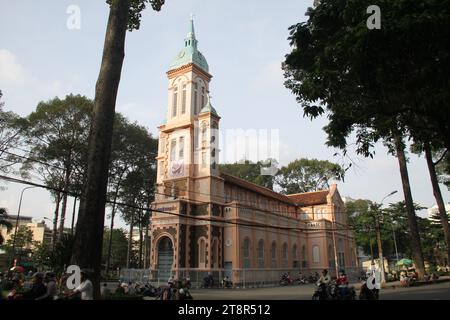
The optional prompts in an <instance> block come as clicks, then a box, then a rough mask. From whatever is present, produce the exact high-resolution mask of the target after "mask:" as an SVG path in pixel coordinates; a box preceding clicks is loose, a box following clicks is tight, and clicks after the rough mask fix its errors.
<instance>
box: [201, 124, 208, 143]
mask: <svg viewBox="0 0 450 320" xmlns="http://www.w3.org/2000/svg"><path fill="white" fill-rule="evenodd" d="M207 133H208V128H207V127H206V123H203V124H202V143H206V141H207V139H206V136H207Z"/></svg>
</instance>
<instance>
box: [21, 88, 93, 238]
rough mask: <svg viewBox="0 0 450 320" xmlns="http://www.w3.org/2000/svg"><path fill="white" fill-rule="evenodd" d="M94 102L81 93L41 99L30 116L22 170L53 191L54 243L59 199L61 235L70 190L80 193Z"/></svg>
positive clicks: (60, 234) (60, 233)
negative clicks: (42, 100) (27, 150)
mask: <svg viewBox="0 0 450 320" xmlns="http://www.w3.org/2000/svg"><path fill="white" fill-rule="evenodd" d="M92 107H93V103H92V101H91V100H89V99H88V98H86V97H83V96H80V95H72V94H71V95H68V96H66V97H65V99H63V100H61V99H59V98H54V99H52V100H49V101H47V102H40V103H39V104H38V106H37V108H36V110H35V111H34V112H32V113H31V114H30V115H29V116H28V117H27V126H26V127H27V131H26V135H27V143H28V145H29V146H31V148H30V151H29V153H28V155H27V160H26V161H25V162H24V164H23V166H22V172H26V173H28V172H30V171H31V170H33V172H35V173H37V174H38V175H39V176H40V177H41V179H42V180H43V181H44V182H45V184H46V185H47V186H49V187H53V188H56V189H59V190H64V191H66V192H65V193H63V194H61V193H60V192H57V191H54V192H52V195H53V197H54V199H55V203H56V209H55V217H54V220H53V224H54V225H53V243H56V236H57V223H58V209H59V204H60V201H61V200H62V204H61V208H60V209H61V212H60V223H59V237H61V236H62V233H63V230H64V222H65V217H66V208H67V197H68V194H67V192H72V193H76V194H79V193H81V187H82V184H83V181H84V174H85V170H86V163H87V141H88V136H89V129H88V128H89V125H90V123H91V112H92Z"/></svg>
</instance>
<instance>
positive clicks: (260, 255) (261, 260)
mask: <svg viewBox="0 0 450 320" xmlns="http://www.w3.org/2000/svg"><path fill="white" fill-rule="evenodd" d="M258 268H260V269H263V268H264V240H263V239H261V240H259V242H258Z"/></svg>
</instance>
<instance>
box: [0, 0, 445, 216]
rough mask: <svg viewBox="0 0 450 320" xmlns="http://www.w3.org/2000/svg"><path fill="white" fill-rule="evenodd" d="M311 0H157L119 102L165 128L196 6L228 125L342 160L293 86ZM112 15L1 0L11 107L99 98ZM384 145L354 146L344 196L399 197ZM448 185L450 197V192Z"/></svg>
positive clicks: (427, 199)
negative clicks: (173, 79)
mask: <svg viewBox="0 0 450 320" xmlns="http://www.w3.org/2000/svg"><path fill="white" fill-rule="evenodd" d="M311 4H312V0H311V1H299V0H297V1H294V0H284V1H268V0H263V1H257V0H247V1H223V0H221V1H220V0H208V1H206V0H203V1H200V0H166V4H165V5H164V6H163V9H162V10H161V11H160V12H155V11H153V10H152V9H151V8H147V9H146V10H145V12H144V13H143V17H142V23H141V28H140V30H137V31H133V32H131V33H127V39H126V57H125V62H124V66H123V72H122V80H121V83H120V88H119V94H118V99H117V110H118V111H120V112H122V113H123V114H124V115H125V116H127V117H128V118H129V119H131V120H133V121H138V122H139V123H140V124H142V125H144V126H146V127H148V128H149V129H150V130H151V131H152V132H153V133H154V134H157V126H158V125H160V124H161V123H162V121H163V119H164V117H165V112H166V105H167V78H166V75H165V72H166V71H167V69H168V66H169V64H170V62H171V61H172V59H173V58H174V57H175V56H176V54H177V52H178V51H179V50H180V49H181V48H182V46H183V39H184V37H185V35H186V31H187V24H188V20H189V17H190V14H191V13H194V14H195V29H196V36H197V39H198V40H199V49H200V50H201V51H202V53H203V54H204V55H205V57H206V59H207V60H208V63H209V67H210V73H211V74H212V75H213V79H212V82H211V87H210V91H211V95H212V102H213V105H214V107H215V108H216V109H217V111H218V112H219V114H220V116H221V117H222V120H221V127H222V129H227V128H228V129H237V128H242V129H267V130H270V129H278V130H279V135H280V150H281V151H280V161H281V163H282V164H286V163H287V162H289V161H291V160H293V159H295V158H300V157H308V158H319V159H327V160H330V161H339V160H340V159H338V158H334V157H333V155H334V153H335V152H336V150H333V149H330V148H327V147H326V146H325V145H324V143H325V140H326V137H325V134H324V133H323V131H322V129H321V128H322V127H323V126H324V125H325V124H326V119H319V120H315V121H314V122H311V121H310V120H309V119H305V118H303V117H302V111H301V109H300V107H299V105H298V104H297V103H296V101H295V97H294V96H293V95H292V94H291V93H290V92H289V91H288V90H287V89H286V88H285V87H284V86H283V75H282V72H281V69H280V65H281V62H282V61H283V57H284V55H285V54H286V53H288V52H289V49H290V48H289V43H288V41H287V39H286V38H287V37H288V30H287V28H288V27H289V26H290V25H292V24H294V23H297V22H299V21H304V20H305V19H306V17H305V15H304V13H305V11H306V8H307V7H308V6H309V5H311ZM69 5H77V6H78V7H79V8H80V12H81V28H80V29H79V30H69V29H68V28H67V26H66V23H67V19H68V18H69V14H67V13H66V11H67V8H68V7H69ZM107 18H108V7H107V5H106V4H105V1H103V0H96V1H92V0H84V1H80V0H78V1H77V0H71V1H65V0H44V1H39V2H38V1H33V0H16V1H7V0H0V89H1V90H2V91H3V93H4V99H3V100H4V101H5V103H6V106H5V108H6V109H7V110H12V111H14V112H16V113H18V114H20V115H27V114H29V113H30V112H31V111H33V110H34V109H35V107H36V105H37V104H38V102H39V101H42V100H49V99H51V98H53V97H55V96H59V97H64V96H65V95H66V94H69V93H74V94H83V95H86V96H88V97H90V98H93V97H94V89H95V82H96V80H97V76H98V71H99V66H100V60H101V54H102V47H103V41H104V33H105V29H106V23H107ZM376 152H377V153H376V156H375V158H374V159H373V160H372V159H371V160H369V159H367V160H366V159H362V158H360V157H358V156H356V155H354V154H351V155H350V156H351V157H352V158H353V159H355V160H356V162H357V164H358V165H357V167H355V168H354V169H351V170H350V171H349V172H348V174H347V177H346V181H345V183H339V189H340V192H341V194H342V195H345V196H350V197H352V198H368V199H372V200H374V201H380V200H381V199H382V198H383V197H384V196H385V195H386V194H388V193H389V192H390V191H392V190H399V192H398V194H396V195H395V196H393V197H392V198H390V199H391V201H399V200H402V189H401V180H400V175H399V172H398V163H397V159H395V158H394V157H392V156H390V155H387V150H386V148H384V147H383V146H381V145H378V146H377V148H376ZM409 169H410V179H411V185H412V190H413V197H414V200H415V201H416V202H418V203H420V204H422V205H424V206H427V207H429V206H431V205H433V204H434V203H435V201H434V198H433V195H432V191H431V184H430V182H429V178H428V173H427V167H426V163H425V161H424V159H423V158H418V157H417V156H411V158H410V162H409ZM1 184H2V185H4V183H3V182H2V183H1ZM6 187H7V189H6V190H5V191H0V206H6V207H7V208H9V210H10V212H11V213H15V212H16V210H17V203H18V197H19V193H20V189H21V186H17V185H14V184H11V183H10V184H7V185H6ZM442 190H443V192H444V197H445V199H444V200H445V201H446V202H448V201H449V198H450V193H449V192H448V191H447V190H446V188H444V187H443V188H442ZM25 197H26V198H25V199H24V203H23V207H22V214H24V215H31V216H35V217H39V218H42V217H44V216H46V217H49V218H51V217H52V212H53V204H52V203H51V201H50V199H49V198H48V195H47V192H45V191H42V190H38V189H32V190H28V191H27V195H26V196H25ZM47 199H48V200H47Z"/></svg>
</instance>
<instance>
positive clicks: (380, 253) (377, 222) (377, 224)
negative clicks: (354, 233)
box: [375, 212, 386, 283]
mask: <svg viewBox="0 0 450 320" xmlns="http://www.w3.org/2000/svg"><path fill="white" fill-rule="evenodd" d="M375 228H376V233H377V246H378V260H379V262H380V264H379V265H380V271H381V282H382V283H385V282H386V280H385V270H384V255H383V243H382V242H381V230H380V220H379V216H378V212H375Z"/></svg>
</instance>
